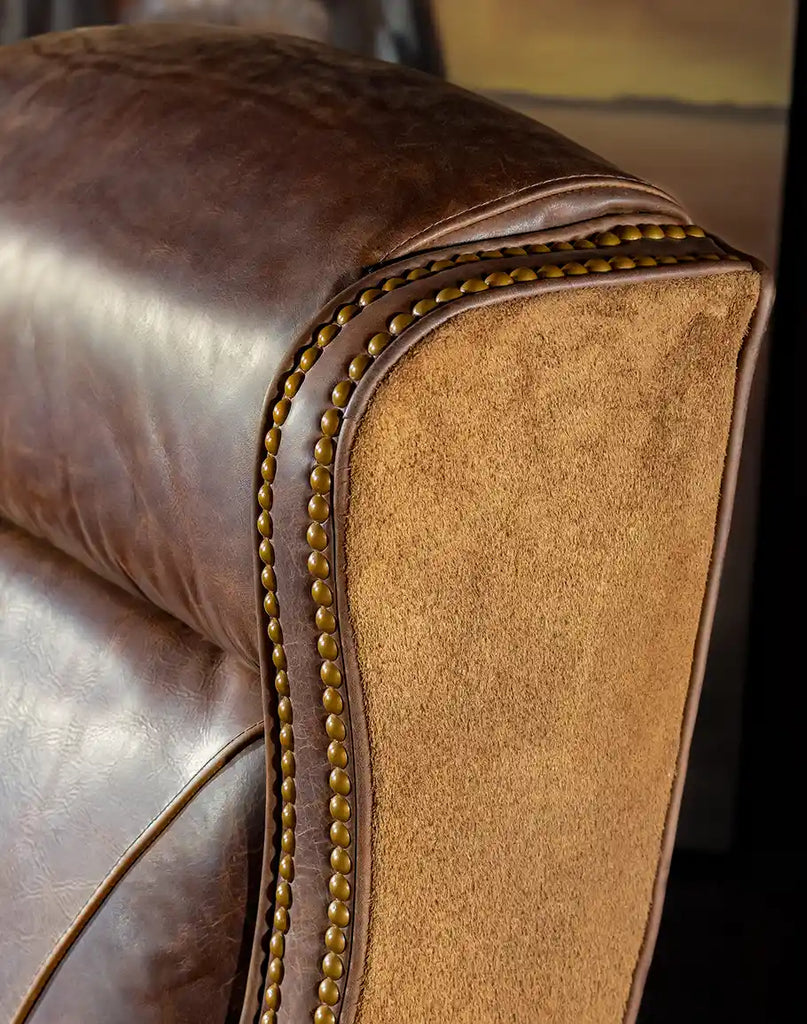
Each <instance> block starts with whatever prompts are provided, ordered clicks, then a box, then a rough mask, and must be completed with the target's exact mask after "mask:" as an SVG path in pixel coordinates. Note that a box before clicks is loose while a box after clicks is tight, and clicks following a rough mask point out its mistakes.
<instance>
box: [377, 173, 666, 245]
mask: <svg viewBox="0 0 807 1024" xmlns="http://www.w3.org/2000/svg"><path fill="white" fill-rule="evenodd" d="M577 182H580V183H581V184H582V185H583V187H584V188H613V187H614V186H615V185H620V186H622V187H624V188H631V189H636V190H637V191H645V192H647V193H649V194H651V195H658V196H662V197H663V198H665V199H667V200H669V201H670V202H673V203H675V202H676V201H675V200H674V199H673V197H672V196H669V195H667V193H666V192H663V191H662V190H661V189H654V188H653V187H652V186H650V185H647V184H645V182H643V181H642V180H641V179H640V178H632V177H628V176H622V175H614V176H613V177H612V178H608V177H607V175H603V174H594V173H592V174H567V175H560V176H559V177H557V178H547V179H546V180H545V181H542V182H541V184H540V185H536V184H535V183H534V182H533V183H532V184H530V185H523V186H522V187H521V188H517V189H513V190H512V191H510V192H504V193H502V195H500V196H497V197H496V198H495V199H489V200H486V201H485V202H484V203H477V205H476V206H470V207H468V209H466V210H463V211H462V213H456V214H451V216H449V217H443V218H441V219H440V220H437V221H434V222H433V223H432V224H431V225H430V226H429V227H428V228H423V229H422V230H420V231H415V232H414V233H413V234H411V235H410V236H409V237H408V238H405V239H404V240H403V241H402V242H399V243H398V244H397V245H395V246H393V248H392V249H390V250H389V251H388V252H387V253H386V254H385V255H384V256H382V257H381V259H380V260H379V261H378V262H379V263H384V262H385V261H386V260H389V259H393V258H394V257H395V256H400V255H403V254H404V251H405V250H406V249H407V247H408V246H409V245H410V243H411V242H413V241H414V240H415V239H417V238H428V237H429V236H430V234H431V233H432V232H434V231H436V230H437V229H439V228H441V227H443V226H445V225H448V224H450V223H452V222H453V221H462V220H463V219H464V218H467V217H469V216H470V215H472V214H475V213H479V216H477V217H473V216H471V217H470V219H469V220H467V221H466V222H465V223H466V224H468V225H470V224H476V223H483V222H484V221H485V219H486V215H485V212H484V211H487V210H490V211H491V212H492V209H493V208H494V207H495V206H496V205H497V204H499V203H502V204H504V203H506V202H507V200H508V199H515V198H516V197H518V196H522V195H523V194H524V193H532V195H529V194H528V195H524V196H523V198H521V199H518V200H517V201H516V202H514V203H513V204H512V205H511V206H504V207H503V209H501V210H499V211H496V212H498V213H507V212H509V211H510V210H513V209H516V208H518V207H520V206H527V205H529V203H532V202H535V201H536V200H537V199H545V198H549V197H551V196H553V195H557V194H558V193H560V192H565V191H568V190H569V189H570V188H571V186H572V185H574V184H575V183H577ZM561 183H564V184H563V185H561ZM547 185H555V186H556V187H555V188H552V189H547V187H546V186H547ZM676 205H677V204H676ZM681 217H682V218H683V217H684V214H683V212H682V213H681ZM439 235H440V233H439V231H438V234H437V238H439Z"/></svg>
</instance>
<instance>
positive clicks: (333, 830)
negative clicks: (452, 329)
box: [257, 224, 738, 1024]
mask: <svg viewBox="0 0 807 1024" xmlns="http://www.w3.org/2000/svg"><path fill="white" fill-rule="evenodd" d="M704 236H705V233H704V231H703V229H702V228H700V227H697V226H696V225H691V224H690V225H685V226H683V227H682V226H680V225H676V224H673V225H657V224H647V225H639V226H633V225H626V226H623V227H616V228H613V229H612V230H610V231H605V232H600V233H598V234H596V235H594V236H591V237H588V238H579V239H575V240H573V241H572V242H566V241H563V242H551V243H548V244H544V243H538V244H532V245H528V246H507V247H504V248H502V249H490V250H481V251H478V252H468V253H460V254H458V255H456V256H453V257H451V258H446V259H441V260H435V261H433V262H431V263H430V264H428V265H427V266H421V267H415V268H413V269H411V270H409V271H408V272H407V273H406V275H405V276H401V277H391V278H388V279H387V280H386V281H384V282H382V283H381V285H380V287H376V288H368V289H366V290H365V291H363V292H362V293H361V294H360V295H359V297H358V299H357V301H356V302H355V303H349V304H348V305H345V306H342V307H341V308H340V309H339V310H338V311H337V312H336V314H335V316H334V318H333V320H332V321H331V322H330V323H328V324H325V325H324V326H322V327H321V328H319V329H318V331H317V332H316V336H315V338H314V344H313V345H311V346H309V347H308V348H306V349H305V350H304V351H303V352H302V353H301V355H300V357H299V359H298V360H297V363H296V365H295V367H294V368H293V369H292V370H291V371H290V373H289V374H288V375H287V377H286V378H285V381H284V385H283V395H282V397H281V398H279V399H278V401H277V402H276V403H275V405H274V406H273V408H272V420H273V426H272V427H271V428H270V429H269V431H268V432H267V434H266V438H265V446H266V452H267V454H266V458H265V459H264V462H263V464H262V466H261V475H262V478H263V483H262V485H261V488H260V490H259V492H258V504H259V505H260V507H261V512H260V514H259V516H258V523H257V525H258V532H259V534H260V535H261V541H260V547H259V549H258V550H259V555H260V558H261V560H262V562H263V563H264V565H263V570H262V572H261V582H262V584H263V587H264V590H265V592H266V593H265V596H264V610H265V611H266V614H267V616H268V624H267V634H268V636H269V639H270V641H271V642H272V645H273V646H272V662H273V664H274V667H275V691H276V693H277V697H278V705H277V714H278V719H279V721H280V726H281V728H280V745H281V749H282V755H281V775H282V783H281V821H282V826H283V829H282V833H281V857H280V862H279V866H278V875H279V878H278V882H277V887H276V890H275V910H274V917H273V929H272V935H271V939H270V942H269V951H270V960H269V964H268V968H267V988H266V991H265V995H264V1001H263V1005H264V1013H263V1016H262V1017H261V1024H275V1021H276V1017H277V1010H278V1008H279V1006H280V985H281V982H282V980H283V955H284V951H285V935H286V933H287V931H288V929H289V924H290V914H289V911H290V908H291V883H292V881H293V879H294V848H295V835H294V829H295V824H296V813H295V806H294V804H295V799H296V788H295V781H294V776H295V768H296V766H295V760H294V733H293V713H292V705H291V701H290V698H289V683H288V677H287V675H286V654H285V650H284V648H283V634H282V630H281V626H280V617H279V607H278V600H277V594H276V578H275V573H274V568H273V564H274V549H273V547H272V542H271V537H272V519H271V515H270V512H271V508H272V482H273V481H274V477H275V469H276V456H277V452H278V449H279V446H280V441H281V428H282V426H283V424H284V423H285V421H286V419H287V417H288V414H289V411H290V409H291V401H292V399H293V398H294V396H295V395H296V394H297V392H298V391H299V389H300V386H301V385H302V383H303V380H304V379H305V375H306V373H307V372H308V371H309V370H310V369H311V368H312V367H313V366H314V364H315V363H316V361H317V359H318V358H319V354H320V352H321V351H322V349H324V348H326V347H327V346H328V345H330V343H331V342H332V341H333V340H334V338H335V337H336V336H337V335H338V333H339V331H340V329H341V327H343V326H344V325H345V324H346V323H348V322H349V321H350V320H352V319H353V317H355V316H356V315H357V314H358V313H360V312H361V311H362V309H364V308H366V307H367V306H369V305H370V304H371V303H373V302H375V300H376V299H378V298H380V297H381V296H382V295H384V294H385V293H387V292H390V291H393V290H395V289H396V288H399V287H401V286H402V285H404V284H406V283H407V282H409V281H415V280H418V279H419V278H423V277H428V276H430V275H432V274H436V273H439V272H440V271H442V270H447V269H448V268H450V267H452V266H460V265H462V264H464V263H473V262H478V261H480V260H488V259H499V258H503V257H506V256H527V255H529V254H545V253H549V252H564V251H579V250H581V249H594V248H603V247H607V246H618V245H622V244H623V243H625V242H630V241H635V240H639V239H642V238H646V239H662V238H672V239H678V240H685V239H686V238H690V237H692V238H703V237H704ZM721 258H722V257H720V256H718V255H716V254H708V255H704V256H690V255H683V256H679V257H674V256H660V257H655V258H654V257H652V256H640V257H636V258H635V259H633V258H631V257H628V256H614V257H611V258H610V259H608V260H606V259H602V258H594V259H590V260H587V261H585V262H583V263H581V262H578V261H572V262H569V263H565V264H563V265H559V264H544V265H542V266H540V267H538V268H537V269H533V268H531V267H526V266H522V267H517V268H515V269H514V270H513V271H511V272H509V273H507V272H503V271H498V272H495V273H493V274H489V275H488V276H487V277H486V278H484V279H483V278H480V277H471V278H468V279H467V280H465V281H463V282H462V283H461V284H460V285H459V286H449V287H446V288H442V289H439V290H438V291H436V292H435V293H434V294H433V295H432V296H428V297H425V298H422V299H420V300H419V301H418V302H416V303H415V304H414V305H413V306H412V307H411V311H408V312H407V311H401V312H399V313H397V314H394V315H393V316H392V317H390V318H389V321H388V324H387V327H388V329H387V330H386V331H381V332H379V333H377V334H375V335H374V336H373V337H372V338H371V339H370V340H369V342H368V343H367V345H366V352H365V353H362V354H360V355H358V356H356V357H355V358H354V359H353V360H352V361H351V362H350V365H349V366H348V370H347V379H345V380H342V381H340V382H339V383H337V384H336V386H335V387H334V389H333V392H332V395H331V401H332V403H333V404H332V406H330V407H329V408H328V409H326V410H325V412H324V413H323V416H322V419H321V423H320V427H321V436H320V438H319V439H318V441H317V442H316V445H315V446H314V466H313V469H312V471H311V476H310V484H311V490H312V494H311V498H310V501H309V504H308V512H309V518H310V523H309V526H308V530H307V533H306V539H307V542H308V545H309V547H310V549H311V553H310V555H309V557H308V570H309V573H310V574H311V576H312V577H313V583H312V586H311V596H312V599H313V602H314V607H315V615H314V621H315V624H316V627H317V629H318V630H319V637H318V640H317V651H318V654H319V656H320V658H321V663H320V678H321V680H322V683H323V686H324V690H323V694H322V705H323V709H324V711H325V713H326V716H327V717H326V719H325V732H326V735H327V738H328V741H329V745H328V762H329V765H330V774H329V785H330V789H331V791H332V796H331V798H330V803H329V811H330V816H331V825H330V839H331V844H332V846H331V854H330V864H331V868H332V871H333V874H332V875H331V877H330V879H329V884H328V890H329V897H330V903H329V904H328V922H329V923H328V927H327V931H326V932H325V940H324V943H325V954H324V957H323V960H322V965H321V974H322V980H321V981H320V984H319V988H318V996H319V999H320V1003H319V1006H318V1007H317V1009H316V1010H315V1012H314V1021H315V1024H336V1016H335V1014H334V1011H333V1007H334V1006H335V1005H336V1004H337V1003H338V1002H339V999H340V998H341V992H340V989H339V985H338V984H337V982H338V981H339V980H340V979H341V978H342V976H343V974H344V963H343V961H342V958H341V954H342V953H343V952H344V950H345V948H346V945H347V939H346V935H345V930H346V929H347V927H348V926H349V924H350V910H349V908H348V905H347V901H348V900H349V898H350V893H351V886H350V881H349V879H348V877H347V876H348V875H349V873H350V872H351V870H352V866H353V865H352V861H351V856H350V854H349V852H348V850H349V847H350V845H351V841H352V836H351V832H350V828H349V824H348V823H349V822H350V819H351V815H352V808H351V803H350V800H349V799H348V796H349V794H350V792H351V786H352V784H351V779H350V775H349V774H348V771H347V768H348V754H347V749H346V747H345V745H344V742H343V741H344V739H345V737H346V735H347V729H346V726H345V722H344V719H343V717H342V713H343V711H344V701H343V699H342V695H341V693H340V687H341V685H342V672H341V669H340V667H339V664H338V659H339V646H338V641H337V639H336V634H337V632H338V622H337V618H336V613H335V611H334V609H333V604H334V593H333V589H332V585H330V577H331V566H330V564H329V562H328V559H327V557H326V555H325V554H324V552H325V551H326V550H327V548H328V545H329V542H330V541H329V537H328V534H327V532H326V528H325V525H326V524H328V522H329V520H330V512H331V510H330V503H329V501H328V496H329V495H330V490H331V485H332V480H331V473H330V470H329V468H328V467H329V466H330V465H331V464H332V463H333V459H334V456H335V445H336V442H335V438H336V435H337V434H338V432H339V427H340V424H341V416H342V410H343V409H344V407H345V406H346V405H347V403H348V401H349V399H350V395H351V392H352V389H353V387H354V385H355V384H356V383H357V382H358V381H359V380H361V378H362V377H363V376H364V373H365V372H366V370H367V368H368V366H369V365H370V364H371V363H372V361H373V360H374V359H375V358H376V357H377V356H378V355H380V353H381V352H382V351H383V350H384V349H385V348H386V347H387V345H388V344H389V343H390V341H391V340H392V339H393V338H394V337H395V336H397V335H399V334H400V333H401V332H402V331H404V330H406V328H407V327H408V326H409V325H410V324H411V323H413V322H414V321H415V320H416V319H417V318H418V317H420V316H423V315H424V314H425V313H428V312H429V311H430V310H432V309H434V308H436V307H437V306H438V305H441V304H443V303H447V302H452V301H454V300H456V299H459V298H461V297H462V296H463V295H466V294H471V293H473V292H479V291H485V290H487V289H489V288H501V287H507V286H509V285H514V284H516V283H519V282H525V281H534V280H536V279H539V278H559V277H567V276H578V275H583V274H588V273H606V272H609V271H613V270H616V271H620V270H629V269H633V268H636V267H651V266H658V265H663V264H672V263H683V262H696V261H697V260H698V259H703V260H720V259H721ZM727 258H728V259H738V257H732V256H729V257H727Z"/></svg>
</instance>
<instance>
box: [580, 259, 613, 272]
mask: <svg viewBox="0 0 807 1024" xmlns="http://www.w3.org/2000/svg"><path fill="white" fill-rule="evenodd" d="M583 265H584V266H585V268H586V270H590V271H591V272H592V273H594V274H607V273H608V272H609V271H610V270H611V269H612V267H611V264H610V263H609V262H608V260H601V259H596V258H595V259H593V260H586V262H585V263H584V264H583Z"/></svg>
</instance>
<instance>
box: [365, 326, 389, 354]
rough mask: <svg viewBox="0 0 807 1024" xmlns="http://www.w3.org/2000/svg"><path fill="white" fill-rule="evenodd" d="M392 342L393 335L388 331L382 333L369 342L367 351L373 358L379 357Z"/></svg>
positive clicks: (375, 335)
mask: <svg viewBox="0 0 807 1024" xmlns="http://www.w3.org/2000/svg"><path fill="white" fill-rule="evenodd" d="M391 341H392V335H391V334H390V333H389V332H388V331H381V332H379V333H378V334H374V335H373V336H372V338H370V340H369V341H368V342H367V351H368V352H369V353H370V355H371V356H373V357H375V356H379V355H381V353H382V352H383V351H384V349H385V348H386V347H387V345H389V343H390V342H391Z"/></svg>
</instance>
